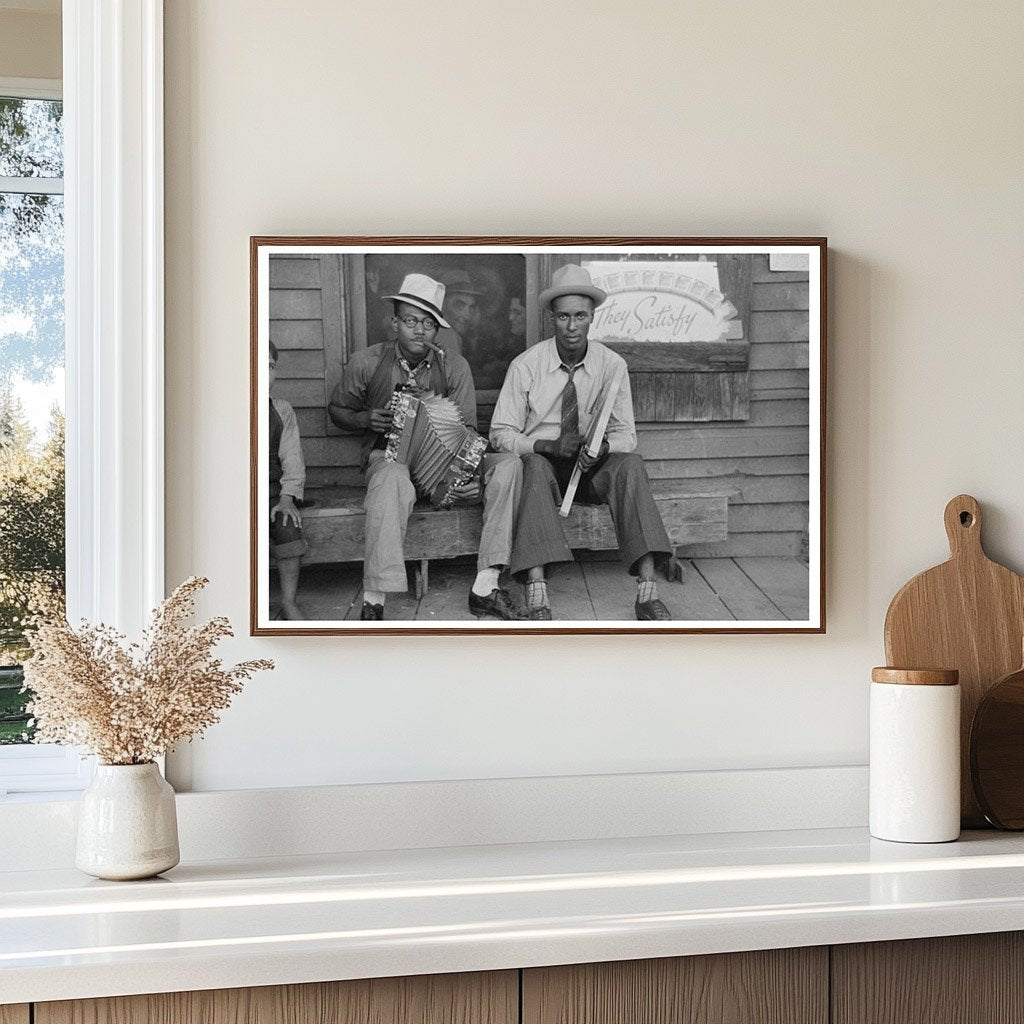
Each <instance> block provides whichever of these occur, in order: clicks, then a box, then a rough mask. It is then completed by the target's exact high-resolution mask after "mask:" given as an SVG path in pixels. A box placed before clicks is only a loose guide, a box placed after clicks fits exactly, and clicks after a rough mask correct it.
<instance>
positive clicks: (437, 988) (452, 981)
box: [19, 971, 519, 1024]
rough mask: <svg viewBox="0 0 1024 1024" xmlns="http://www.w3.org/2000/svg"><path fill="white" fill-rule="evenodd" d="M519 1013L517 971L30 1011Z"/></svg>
mask: <svg viewBox="0 0 1024 1024" xmlns="http://www.w3.org/2000/svg"><path fill="white" fill-rule="evenodd" d="M518 1019H519V1016H518V976H517V972H516V971H496V972H490V973H478V974H439V975H430V976H425V977H414V978H378V979H374V980H370V981H341V982H329V983H324V984H315V985H276V986H270V987H267V988H241V989H220V990H217V991H209V992H173V993H167V994H164V995H152V996H122V997H119V998H116V999H84V1000H79V1001H75V1002H71V1001H68V1002H55V1003H37V1004H36V1013H35V1024H516V1022H518ZM19 1024H20V1022H19Z"/></svg>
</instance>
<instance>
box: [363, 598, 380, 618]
mask: <svg viewBox="0 0 1024 1024" xmlns="http://www.w3.org/2000/svg"><path fill="white" fill-rule="evenodd" d="M359 618H360V619H361V620H362V621H363V622H383V621H384V605H382V604H370V602H369V601H364V602H363V610H362V611H361V612H360V613H359Z"/></svg>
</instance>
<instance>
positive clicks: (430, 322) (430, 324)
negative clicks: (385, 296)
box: [398, 316, 437, 334]
mask: <svg viewBox="0 0 1024 1024" xmlns="http://www.w3.org/2000/svg"><path fill="white" fill-rule="evenodd" d="M398 319H399V320H400V321H401V322H402V323H403V324H405V326H406V327H408V328H409V330H410V331H414V330H416V328H417V327H422V328H423V330H424V331H426V332H427V334H432V333H433V332H434V331H436V330H437V321H436V320H435V319H434V318H433V317H432V316H422V317H421V316H400V317H399V318H398Z"/></svg>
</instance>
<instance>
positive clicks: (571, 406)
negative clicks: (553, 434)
mask: <svg viewBox="0 0 1024 1024" xmlns="http://www.w3.org/2000/svg"><path fill="white" fill-rule="evenodd" d="M561 365H562V369H563V370H565V372H566V373H567V374H568V375H569V379H568V380H567V381H566V382H565V387H564V388H562V435H563V436H564V435H566V434H578V433H579V432H580V398H579V395H578V394H577V393H576V382H575V381H574V380H573V379H572V378H573V375H574V374H575V373H576V371H577V370H578V369H579V368H580V366H582V363H577V364H576V365H575V366H566V365H565V363H562V364H561Z"/></svg>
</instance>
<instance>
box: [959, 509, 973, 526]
mask: <svg viewBox="0 0 1024 1024" xmlns="http://www.w3.org/2000/svg"><path fill="white" fill-rule="evenodd" d="M973 522H974V516H972V515H971V513H970V512H961V513H960V525H961V526H968V527H969V526H970V525H971V523H973Z"/></svg>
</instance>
